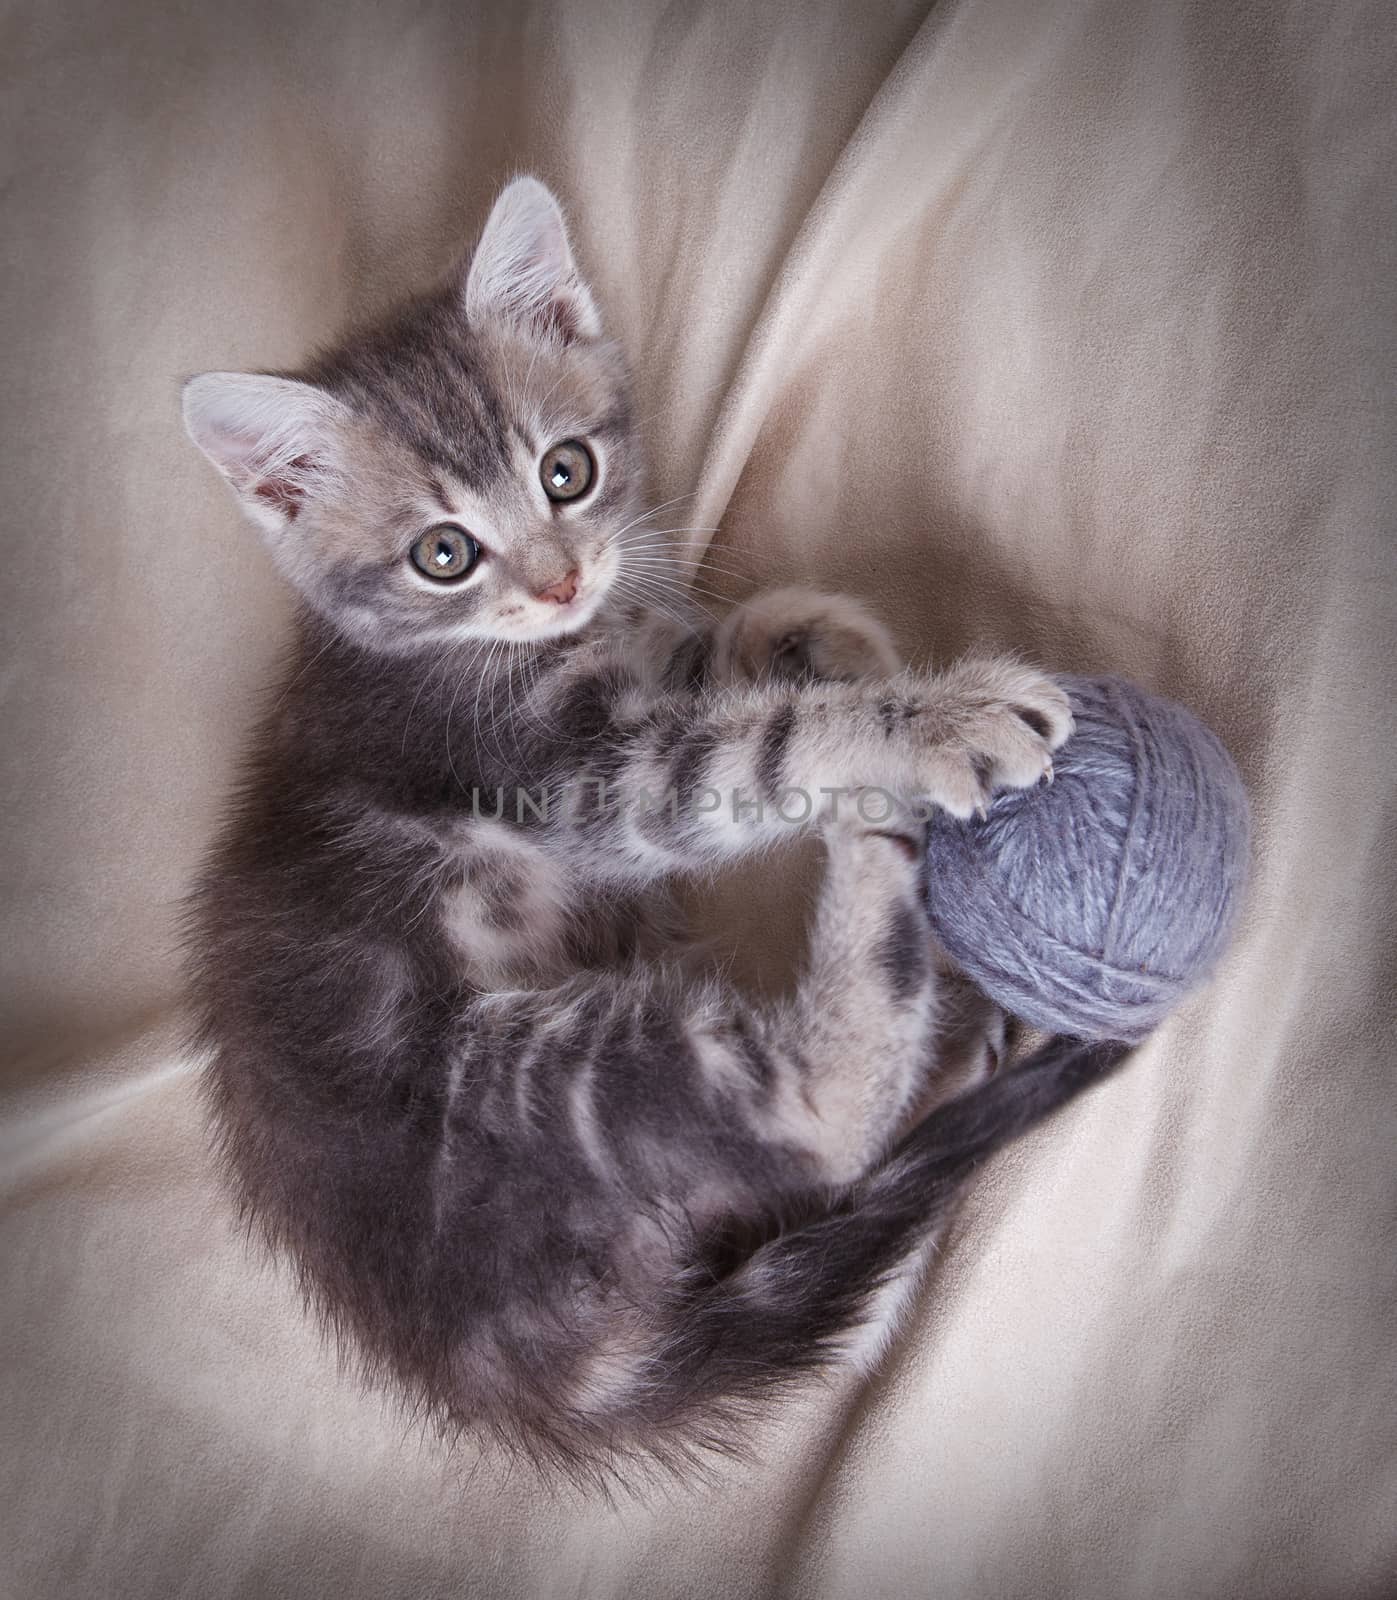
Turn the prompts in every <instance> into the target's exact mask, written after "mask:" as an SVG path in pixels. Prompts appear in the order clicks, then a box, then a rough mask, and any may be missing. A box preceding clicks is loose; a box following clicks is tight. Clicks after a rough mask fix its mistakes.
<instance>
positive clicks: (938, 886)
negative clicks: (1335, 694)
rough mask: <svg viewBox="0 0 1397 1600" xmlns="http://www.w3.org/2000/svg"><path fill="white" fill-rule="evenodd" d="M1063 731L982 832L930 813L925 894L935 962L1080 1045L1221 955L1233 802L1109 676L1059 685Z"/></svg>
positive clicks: (1191, 735) (1208, 764)
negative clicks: (1062, 738) (1066, 734)
mask: <svg viewBox="0 0 1397 1600" xmlns="http://www.w3.org/2000/svg"><path fill="white" fill-rule="evenodd" d="M1060 682H1061V683H1062V686H1063V688H1064V689H1065V690H1066V691H1067V694H1068V696H1069V698H1070V699H1071V701H1072V709H1073V713H1074V715H1075V717H1076V730H1075V732H1074V733H1073V734H1072V737H1071V738H1070V739H1069V740H1068V741H1067V743H1066V744H1065V745H1063V747H1062V748H1061V749H1060V750H1059V751H1058V752H1057V753H1056V754H1055V756H1054V758H1053V761H1054V767H1055V778H1054V782H1053V783H1052V784H1051V785H1049V784H1041V785H1039V786H1038V787H1037V788H1036V789H1031V790H1014V791H1008V792H1005V793H1002V794H1000V795H997V796H996V797H995V799H994V800H993V802H992V803H991V805H990V806H989V808H988V815H987V816H986V817H985V818H984V819H983V820H981V819H972V820H970V821H968V822H962V821H958V820H957V819H956V818H954V817H951V816H948V815H947V814H946V813H944V812H937V814H936V815H935V817H934V818H933V819H932V822H931V824H930V826H929V829H928V838H927V861H926V876H925V888H926V897H927V906H928V910H929V912H930V916H931V921H932V925H933V927H934V929H935V931H936V934H937V937H938V938H939V939H940V941H941V943H942V945H943V947H944V948H945V950H946V952H947V954H948V955H949V956H950V957H951V958H952V959H953V960H954V961H955V962H956V963H957V964H958V965H959V966H961V967H962V968H963V969H964V970H965V971H966V972H967V973H969V975H970V977H971V978H973V979H974V980H975V981H976V982H977V983H978V984H979V986H980V987H981V988H982V989H983V990H984V991H985V993H986V994H988V995H989V996H990V997H991V998H992V999H994V1000H996V1001H998V1002H999V1004H1000V1005H1002V1006H1003V1007H1004V1008H1005V1009H1006V1010H1007V1011H1009V1012H1011V1013H1012V1014H1014V1015H1015V1016H1018V1017H1021V1018H1022V1019H1023V1020H1024V1021H1026V1022H1028V1023H1031V1024H1033V1025H1034V1026H1035V1027H1040V1028H1048V1029H1051V1030H1052V1031H1053V1032H1055V1033H1066V1034H1073V1035H1076V1036H1077V1037H1080V1038H1092V1039H1120V1040H1126V1041H1132V1042H1133V1041H1135V1040H1138V1039H1141V1038H1143V1037H1144V1036H1145V1035H1146V1034H1147V1033H1149V1032H1150V1030H1151V1029H1152V1028H1153V1027H1154V1026H1155V1025H1156V1024H1157V1023H1158V1022H1159V1021H1160V1020H1161V1019H1162V1018H1163V1017H1164V1016H1165V1015H1166V1014H1167V1013H1168V1012H1169V1011H1171V1010H1172V1009H1173V1008H1174V1007H1175V1006H1176V1005H1177V1004H1178V1003H1179V1001H1180V999H1181V998H1182V997H1183V996H1184V995H1185V994H1186V993H1187V992H1188V991H1189V990H1190V989H1192V988H1193V987H1195V986H1196V985H1197V984H1198V983H1200V982H1201V981H1202V980H1203V979H1204V978H1205V977H1206V976H1207V974H1208V972H1209V970H1210V969H1211V968H1212V966H1213V965H1214V963H1215V962H1216V961H1217V959H1218V957H1219V956H1220V955H1221V954H1222V951H1223V949H1224V947H1225V945H1226V943H1227V939H1228V936H1229V934H1230V932H1231V930H1232V926H1233V922H1234V919H1235V916H1236V912H1237V909H1238V903H1239V901H1240V899H1241V892H1242V888H1243V885H1244V883H1245V879H1246V871H1247V862H1248V843H1249V827H1248V808H1247V797H1246V792H1245V790H1244V789H1243V787H1242V781H1241V778H1240V777H1239V776H1238V773H1237V769H1236V767H1235V766H1234V765H1233V763H1232V759H1231V757H1230V756H1229V755H1228V753H1227V751H1226V750H1225V749H1224V748H1223V747H1222V745H1221V743H1220V742H1219V741H1218V739H1217V737H1216V735H1214V734H1213V733H1212V732H1211V731H1210V730H1209V729H1208V728H1206V727H1204V725H1203V724H1202V723H1201V722H1200V721H1199V720H1198V719H1197V717H1195V716H1193V715H1192V714H1191V713H1190V712H1188V711H1185V710H1184V708H1183V707H1182V706H1179V705H1175V704H1174V703H1173V702H1172V701H1169V700H1164V699H1161V698H1160V697H1158V696H1157V695H1152V694H1147V693H1146V692H1145V691H1144V690H1143V689H1141V688H1139V687H1137V686H1136V685H1134V684H1132V683H1128V682H1126V681H1124V680H1123V679H1120V678H1109V677H1103V678H1063V679H1061V680H1060Z"/></svg>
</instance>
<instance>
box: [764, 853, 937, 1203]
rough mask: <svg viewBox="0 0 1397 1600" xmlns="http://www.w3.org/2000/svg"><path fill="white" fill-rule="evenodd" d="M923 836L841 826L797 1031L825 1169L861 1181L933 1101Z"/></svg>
mask: <svg viewBox="0 0 1397 1600" xmlns="http://www.w3.org/2000/svg"><path fill="white" fill-rule="evenodd" d="M920 834H921V829H920V828H917V827H915V826H913V825H911V824H907V825H906V827H905V831H904V832H900V833H898V832H891V831H881V830H873V829H870V828H867V827H863V826H860V825H849V824H839V825H836V826H833V827H830V828H828V829H827V830H826V843H827V847H828V851H829V856H828V863H827V866H826V869H825V877H824V883H823V885H822V887H821V890H820V900H819V907H818V910H817V912H816V916H815V923H814V927H813V928H812V930H811V939H810V957H809V964H808V966H807V969H806V972H805V975H804V977H803V978H802V979H801V982H800V984H799V987H798V988H797V991H796V997H795V1003H794V1010H793V1014H792V1016H791V1027H792V1029H793V1032H794V1034H795V1037H796V1040H797V1049H798V1053H799V1058H800V1060H801V1061H802V1062H803V1063H804V1073H805V1078H804V1085H803V1087H804V1094H805V1098H806V1100H807V1101H808V1103H809V1105H810V1106H811V1109H812V1112H813V1126H814V1132H815V1137H816V1138H817V1140H818V1143H819V1147H820V1153H821V1157H822V1161H823V1164H824V1166H825V1170H826V1172H827V1174H828V1176H829V1177H830V1178H831V1179H832V1180H833V1181H835V1182H844V1181H847V1180H849V1179H852V1178H855V1177H858V1176H860V1175H861V1174H862V1173H864V1172H866V1171H867V1170H868V1168H869V1167H870V1166H871V1165H872V1164H873V1163H874V1162H875V1161H876V1160H877V1159H878V1157H879V1156H880V1155H881V1154H882V1152H883V1150H884V1149H885V1148H886V1146H887V1144H888V1143H889V1142H890V1140H891V1139H892V1137H893V1136H894V1135H895V1134H896V1133H898V1132H900V1131H901V1129H902V1127H903V1126H904V1125H905V1124H906V1122H907V1120H908V1119H909V1117H910V1116H911V1115H912V1114H913V1113H914V1112H915V1111H916V1110H917V1108H918V1106H919V1104H920V1102H921V1101H922V1100H923V1098H924V1097H925V1095H926V1091H927V1079H928V1073H929V1070H930V1069H931V1067H932V1066H933V1057H934V1054H935V1045H936V1037H937V1029H938V1022H939V1015H938V1013H939V1006H938V993H939V979H938V975H937V971H936V965H935V960H934V952H933V945H932V938H931V931H930V927H929V925H928V923H927V919H926V914H925V912H924V910H923V909H922V899H921V891H920V884H919V860H920V854H921V838H920Z"/></svg>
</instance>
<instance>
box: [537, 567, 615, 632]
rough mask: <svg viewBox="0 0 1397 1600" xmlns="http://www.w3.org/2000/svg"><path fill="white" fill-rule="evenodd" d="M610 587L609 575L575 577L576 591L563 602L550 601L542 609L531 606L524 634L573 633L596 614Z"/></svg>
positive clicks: (585, 624) (584, 625) (593, 574)
mask: <svg viewBox="0 0 1397 1600" xmlns="http://www.w3.org/2000/svg"><path fill="white" fill-rule="evenodd" d="M610 588H611V581H610V579H609V578H607V579H603V578H601V577H600V576H598V575H597V574H596V573H591V574H589V575H588V576H587V577H585V578H579V579H578V582H577V589H576V592H575V593H574V594H573V596H572V598H571V599H570V600H568V601H567V602H566V604H563V605H557V604H552V603H550V604H549V605H548V606H547V608H546V609H545V608H544V607H543V606H541V605H537V604H536V605H535V606H534V607H533V608H532V611H533V614H532V615H531V616H530V617H529V619H528V621H527V623H526V626H527V628H528V633H527V635H526V637H527V638H529V639H563V638H566V637H567V636H568V634H570V633H577V632H578V631H579V630H581V629H582V628H585V627H586V626H587V624H588V623H589V622H590V621H591V620H592V618H593V617H594V616H596V614H597V612H598V611H599V610H600V609H601V604H602V601H603V600H605V598H606V596H607V592H608V590H609V589H610Z"/></svg>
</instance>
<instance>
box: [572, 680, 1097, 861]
mask: <svg viewBox="0 0 1397 1600" xmlns="http://www.w3.org/2000/svg"><path fill="white" fill-rule="evenodd" d="M569 672H570V675H571V676H570V682H568V683H567V684H565V685H560V686H557V687H556V688H554V689H553V691H552V696H553V701H554V704H553V720H554V724H555V726H557V727H558V728H560V729H562V730H566V731H567V733H568V739H569V742H568V743H566V744H560V745H559V747H558V748H557V749H556V750H555V752H554V760H555V762H556V763H557V770H558V771H559V777H560V786H566V785H567V784H569V783H571V785H572V791H571V793H572V800H571V804H570V805H569V806H568V807H567V808H566V809H564V810H563V811H562V812H561V813H560V814H559V815H558V816H557V817H555V819H554V822H555V826H554V829H553V832H552V836H551V839H550V843H551V845H552V846H553V847H554V848H558V849H563V850H566V851H568V852H569V853H570V854H571V856H572V859H573V861H574V862H575V863H577V864H579V865H582V866H583V867H584V869H585V870H586V871H588V872H589V873H591V874H595V875H596V876H597V877H598V878H600V879H605V878H624V879H627V880H629V881H632V882H635V881H645V880H647V879H654V878H660V877H666V876H669V875H672V874H674V873H676V872H682V871H685V870H690V869H694V868H703V867H706V866H710V865H716V864H718V863H720V862H722V861H725V860H728V861H731V860H736V859H738V858H740V857H741V856H742V855H744V854H748V853H750V852H752V851H754V850H760V849H763V848H764V847H766V846H768V845H772V844H775V843H778V842H780V841H782V840H785V839H789V838H790V837H791V836H792V829H793V828H796V827H800V826H803V825H808V824H812V823H816V822H822V821H825V820H828V819H829V818H831V817H832V816H839V815H845V816H847V815H849V814H850V812H851V811H853V812H856V813H857V815H858V817H859V818H860V820H862V821H864V822H865V823H869V824H872V825H874V826H878V825H881V820H882V818H883V817H886V815H888V813H889V812H890V810H891V809H893V808H894V805H895V800H894V797H908V796H911V797H917V798H918V799H922V798H925V799H928V800H930V801H931V802H932V803H933V804H935V805H939V806H942V807H944V808H945V809H946V810H948V811H950V812H951V813H952V814H953V815H956V816H961V817H964V816H969V815H971V814H972V813H973V812H974V811H975V810H976V809H977V808H980V807H983V806H984V805H986V804H987V803H988V800H989V796H990V794H991V793H992V792H993V790H994V789H995V788H996V787H1001V786H1002V787H1011V788H1025V787H1028V786H1029V785H1031V784H1033V783H1036V782H1037V781H1038V780H1039V779H1040V778H1041V777H1043V776H1044V775H1045V774H1048V773H1050V772H1051V770H1052V760H1051V752H1052V751H1053V750H1054V749H1056V748H1057V746H1058V745H1060V744H1061V743H1062V741H1063V740H1064V739H1065V738H1066V737H1067V735H1068V734H1069V733H1070V732H1071V728H1072V717H1071V710H1070V707H1069V704H1068V700H1067V696H1066V695H1065V694H1064V692H1063V691H1062V689H1061V688H1060V687H1059V686H1058V685H1057V684H1055V683H1054V682H1053V681H1052V679H1050V678H1048V677H1045V676H1044V675H1043V674H1042V673H1040V672H1035V671H1034V670H1032V669H1031V668H1028V667H1024V666H1021V665H1020V664H1019V663H1017V662H1014V661H962V662H960V663H958V664H957V665H956V666H954V667H952V668H950V669H949V670H947V671H946V672H942V673H936V674H927V673H904V674H902V675H900V676H899V677H898V678H897V679H896V680H894V681H893V682H892V683H889V684H886V685H885V684H877V683H871V684H870V683H854V684H846V683H811V684H792V685H787V684H781V683H762V684H755V685H752V686H749V687H746V688H735V689H718V690H711V691H703V692H700V693H699V694H697V695H692V696H682V697H676V696H668V697H662V698H660V699H659V700H655V699H651V698H648V697H646V696H645V695H644V694H643V693H642V692H641V691H640V689H639V687H638V686H637V685H635V684H634V682H630V681H624V680H618V677H617V675H616V670H615V668H614V667H612V666H609V665H607V664H606V663H604V662H598V663H597V664H596V665H594V666H593V667H591V669H590V670H588V669H587V666H586V663H585V661H579V662H575V663H574V664H572V665H571V666H570V668H569ZM579 780H580V781H579ZM879 787H882V788H884V789H885V791H886V792H885V793H883V794H870V793H869V792H868V791H870V790H872V789H876V788H879ZM880 809H881V812H882V816H881V817H880V815H879V814H878V813H879V810H880Z"/></svg>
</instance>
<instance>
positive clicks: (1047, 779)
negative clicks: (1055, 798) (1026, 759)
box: [1043, 761, 1055, 784]
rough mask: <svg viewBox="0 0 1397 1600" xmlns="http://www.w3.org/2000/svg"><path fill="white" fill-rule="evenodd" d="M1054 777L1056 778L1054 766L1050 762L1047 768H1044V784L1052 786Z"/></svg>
mask: <svg viewBox="0 0 1397 1600" xmlns="http://www.w3.org/2000/svg"><path fill="white" fill-rule="evenodd" d="M1054 776H1055V774H1054V772H1053V764H1052V762H1051V761H1050V762H1049V763H1048V764H1047V766H1046V767H1044V768H1043V782H1044V783H1047V784H1051V783H1052V781H1053V778H1054Z"/></svg>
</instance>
